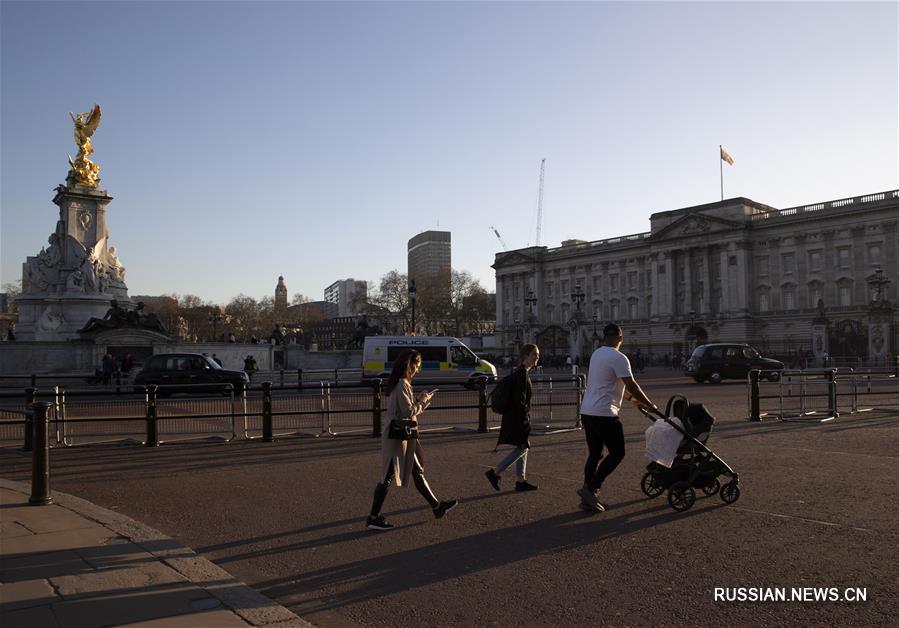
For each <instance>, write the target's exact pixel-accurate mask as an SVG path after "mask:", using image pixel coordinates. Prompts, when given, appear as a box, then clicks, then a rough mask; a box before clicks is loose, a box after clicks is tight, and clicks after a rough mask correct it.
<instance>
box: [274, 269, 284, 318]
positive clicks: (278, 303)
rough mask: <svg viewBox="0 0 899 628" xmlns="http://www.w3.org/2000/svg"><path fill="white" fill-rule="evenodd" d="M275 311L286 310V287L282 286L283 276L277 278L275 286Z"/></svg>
mask: <svg viewBox="0 0 899 628" xmlns="http://www.w3.org/2000/svg"><path fill="white" fill-rule="evenodd" d="M275 309H276V310H286V309H287V286H286V285H284V275H281V276H280V277H278V285H277V286H275Z"/></svg>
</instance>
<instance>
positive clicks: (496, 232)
mask: <svg viewBox="0 0 899 628" xmlns="http://www.w3.org/2000/svg"><path fill="white" fill-rule="evenodd" d="M490 228H491V229H492V230H493V233H495V234H496V239H497V240H499V243H500V244H502V245H503V251H508V250H509V245H508V244H506V241H505V240H503V237H502V236H501V235H500V234H499V231H497V230H496V227H494V226H493V225H490Z"/></svg>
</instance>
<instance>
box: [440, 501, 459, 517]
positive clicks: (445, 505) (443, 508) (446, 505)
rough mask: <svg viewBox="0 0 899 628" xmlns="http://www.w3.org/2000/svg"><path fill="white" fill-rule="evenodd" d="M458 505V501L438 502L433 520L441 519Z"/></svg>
mask: <svg viewBox="0 0 899 628" xmlns="http://www.w3.org/2000/svg"><path fill="white" fill-rule="evenodd" d="M458 505H459V500H458V499H450V500H447V501H445V502H440V503H439V504H437V508H435V509H434V518H435V519H440V518H441V517H443V515H445V514H446V513H448V512H449V511H450V510H452V509H453V508H455V507H456V506H458Z"/></svg>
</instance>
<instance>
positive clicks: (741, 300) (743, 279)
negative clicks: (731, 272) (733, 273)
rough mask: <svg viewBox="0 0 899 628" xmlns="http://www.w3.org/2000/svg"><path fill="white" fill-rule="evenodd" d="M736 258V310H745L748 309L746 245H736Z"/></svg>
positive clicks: (740, 243)
mask: <svg viewBox="0 0 899 628" xmlns="http://www.w3.org/2000/svg"><path fill="white" fill-rule="evenodd" d="M736 257H737V309H738V310H747V309H749V304H748V302H747V301H748V300H747V294H746V286H747V279H748V278H749V277H748V275H749V263H748V259H749V256H748V254H747V251H746V244H745V243H744V242H738V243H737V250H736Z"/></svg>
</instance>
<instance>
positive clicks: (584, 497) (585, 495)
mask: <svg viewBox="0 0 899 628" xmlns="http://www.w3.org/2000/svg"><path fill="white" fill-rule="evenodd" d="M577 494H578V495H580V496H581V502H582V503H584V504H587V505H588V506H590V507H591V508H593V510H599V500H598V499H596V493H594V492H593V489H591V488H590V487H589V486H587V485H586V484H584V485H583V486H582V487H580V488H579V489H578V490H577Z"/></svg>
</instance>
